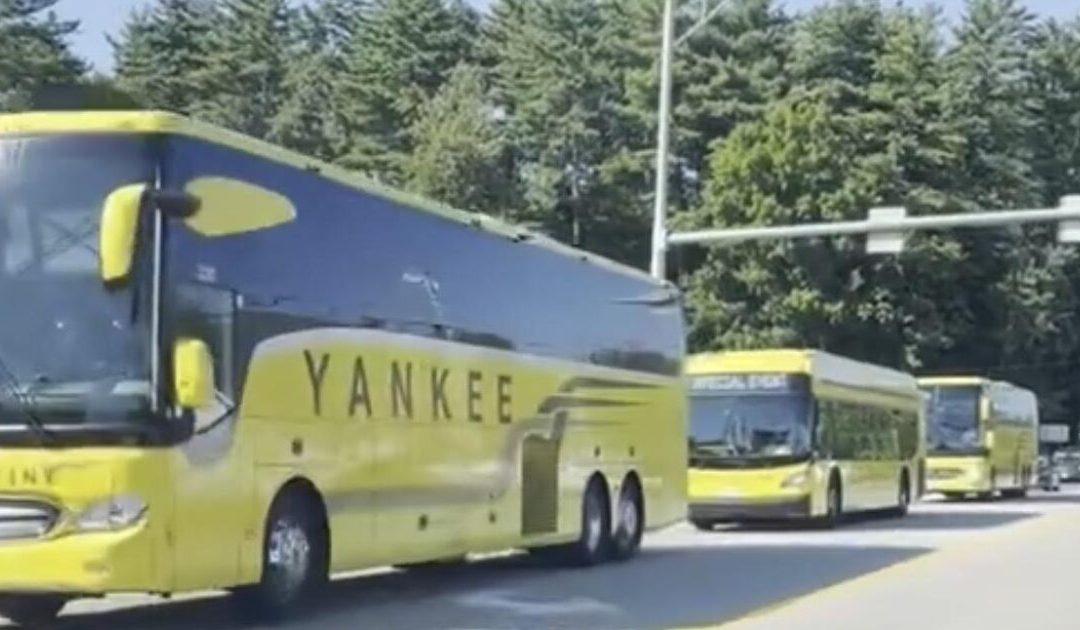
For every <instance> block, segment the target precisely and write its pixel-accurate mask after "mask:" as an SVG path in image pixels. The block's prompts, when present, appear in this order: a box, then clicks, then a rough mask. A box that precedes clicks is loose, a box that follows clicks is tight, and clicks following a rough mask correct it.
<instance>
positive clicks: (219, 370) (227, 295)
mask: <svg viewBox="0 0 1080 630" xmlns="http://www.w3.org/2000/svg"><path fill="white" fill-rule="evenodd" d="M236 301H237V300H236V294H235V293H234V292H233V291H231V290H228V289H223V288H220V287H215V286H211V285H206V284H195V283H185V284H181V285H180V286H178V287H177V288H176V293H175V304H174V309H175V320H174V329H173V338H174V339H175V338H179V337H194V338H197V339H201V340H203V341H204V342H206V344H207V345H208V346H209V347H210V352H211V354H212V355H213V358H214V386H215V388H216V389H217V391H218V392H219V393H221V394H224V395H225V396H228V397H229V398H235V396H236V390H235V385H236V384H235V382H234V378H233V365H234V364H233V356H234V338H235V328H234V327H235V320H236Z"/></svg>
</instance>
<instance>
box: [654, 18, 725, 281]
mask: <svg viewBox="0 0 1080 630" xmlns="http://www.w3.org/2000/svg"><path fill="white" fill-rule="evenodd" d="M675 2H676V0H664V15H663V21H662V26H661V29H662V35H661V43H660V111H659V114H658V115H659V117H660V118H659V121H658V124H657V125H656V192H655V199H654V205H653V230H652V249H651V252H652V258H651V262H650V264H649V272H650V273H651V274H652V275H653V277H654V278H659V279H660V280H663V279H664V278H665V277H666V276H667V242H668V233H667V202H668V163H669V153H670V151H671V60H672V57H673V56H674V54H675V49H676V48H678V47H679V46H681V45H682V44H683V43H684V42H686V40H688V39H690V38H691V37H693V36H694V35H695V34H696V33H697V32H698V31H699V30H700V29H701V28H702V27H704V26H705V25H706V24H708V23H709V22H710V21H712V19H713V18H715V17H716V16H717V15H719V14H720V9H721V7H722V6H723V4H724V0H720V1H719V2H718V3H717V5H716V6H715V7H713V8H712V9H711V10H706V9H707V8H708V4H707V2H706V0H703V2H702V14H701V19H699V20H698V21H697V23H695V24H694V25H693V26H691V27H690V28H689V29H687V31H686V32H685V33H683V34H682V35H681V36H680V37H679V38H678V39H675Z"/></svg>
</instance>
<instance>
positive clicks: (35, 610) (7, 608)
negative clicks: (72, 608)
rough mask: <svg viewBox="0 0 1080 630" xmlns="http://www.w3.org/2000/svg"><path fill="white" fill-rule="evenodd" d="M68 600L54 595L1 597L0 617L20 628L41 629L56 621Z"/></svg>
mask: <svg viewBox="0 0 1080 630" xmlns="http://www.w3.org/2000/svg"><path fill="white" fill-rule="evenodd" d="M66 604H67V600H66V599H64V598H63V597H57V596H53V595H4V596H0V617H7V618H8V619H10V620H11V621H13V622H14V623H15V625H16V626H18V627H20V628H40V627H42V626H46V625H48V624H50V623H52V622H53V621H55V620H56V618H57V617H59V616H60V611H62V610H63V609H64V606H65V605H66Z"/></svg>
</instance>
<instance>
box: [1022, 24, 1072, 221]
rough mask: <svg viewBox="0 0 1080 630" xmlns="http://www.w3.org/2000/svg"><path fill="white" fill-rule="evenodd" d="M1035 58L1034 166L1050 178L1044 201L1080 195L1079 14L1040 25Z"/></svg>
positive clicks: (1045, 179)
mask: <svg viewBox="0 0 1080 630" xmlns="http://www.w3.org/2000/svg"><path fill="white" fill-rule="evenodd" d="M1031 56H1032V62H1031V63H1032V75H1031V81H1032V86H1031V91H1032V93H1033V98H1034V113H1035V114H1036V116H1037V117H1038V125H1037V126H1036V134H1035V138H1034V147H1033V151H1034V154H1035V170H1036V172H1037V174H1038V175H1039V177H1041V178H1042V179H1043V180H1044V181H1045V182H1046V196H1045V197H1044V201H1045V202H1046V203H1048V204H1055V203H1057V202H1058V200H1059V199H1060V198H1061V197H1062V196H1064V195H1070V194H1080V17H1078V18H1076V19H1074V20H1073V21H1071V22H1068V23H1064V24H1063V23H1060V22H1057V21H1054V20H1051V21H1049V22H1047V23H1045V24H1043V25H1041V26H1040V27H1039V28H1038V30H1037V31H1036V34H1035V37H1034V38H1033V42H1032V46H1031Z"/></svg>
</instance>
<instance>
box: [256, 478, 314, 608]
mask: <svg viewBox="0 0 1080 630" xmlns="http://www.w3.org/2000/svg"><path fill="white" fill-rule="evenodd" d="M316 503H317V502H316V500H314V499H313V498H312V497H311V496H309V495H308V493H306V492H303V491H301V490H300V489H299V488H287V489H286V490H285V491H284V492H283V493H282V494H280V495H279V496H278V497H277V499H275V500H274V503H273V505H272V506H271V508H270V514H269V516H268V517H267V521H266V537H265V541H264V543H263V559H262V565H263V570H262V578H261V579H260V581H259V582H258V583H257V584H255V585H253V586H249V587H244V588H241V589H238V590H237V591H235V592H234V595H235V596H236V601H237V603H238V604H239V605H240V610H241V612H242V613H243V614H244V616H245V617H248V618H252V619H255V620H259V621H268V622H276V621H281V620H283V619H285V618H287V617H289V616H290V615H291V614H293V613H294V612H296V611H297V610H299V609H300V608H302V607H303V605H305V604H307V603H308V602H309V601H310V600H311V599H312V598H313V596H314V595H315V594H316V593H317V592H318V591H319V589H320V587H322V586H323V585H324V584H325V583H326V582H327V580H328V578H329V554H328V544H327V543H328V541H327V540H326V528H325V526H324V521H323V520H322V519H321V518H320V516H321V514H320V510H319V509H317V505H316Z"/></svg>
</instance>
